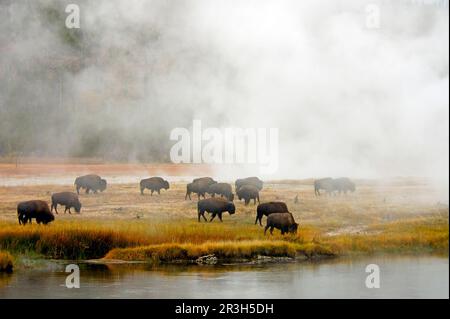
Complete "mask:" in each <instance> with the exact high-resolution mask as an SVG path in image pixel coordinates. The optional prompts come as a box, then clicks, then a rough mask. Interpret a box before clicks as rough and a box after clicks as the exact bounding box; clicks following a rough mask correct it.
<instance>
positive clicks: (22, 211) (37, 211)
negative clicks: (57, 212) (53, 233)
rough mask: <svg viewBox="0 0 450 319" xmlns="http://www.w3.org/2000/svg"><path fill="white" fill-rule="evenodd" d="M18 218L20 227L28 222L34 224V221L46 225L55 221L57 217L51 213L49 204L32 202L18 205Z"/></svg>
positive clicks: (38, 201)
mask: <svg viewBox="0 0 450 319" xmlns="http://www.w3.org/2000/svg"><path fill="white" fill-rule="evenodd" d="M17 217H18V219H19V224H20V225H25V224H27V223H28V222H29V223H30V224H32V219H33V218H35V219H36V223H38V224H40V223H43V224H44V225H46V224H48V223H50V222H52V221H53V220H55V216H53V214H52V213H51V211H50V208H49V207H48V204H47V202H44V201H42V200H30V201H26V202H21V203H19V204H18V205H17Z"/></svg>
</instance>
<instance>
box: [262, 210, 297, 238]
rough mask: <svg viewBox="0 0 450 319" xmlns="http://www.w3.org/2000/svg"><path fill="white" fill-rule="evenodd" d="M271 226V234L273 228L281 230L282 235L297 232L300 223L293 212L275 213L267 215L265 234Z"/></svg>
mask: <svg viewBox="0 0 450 319" xmlns="http://www.w3.org/2000/svg"><path fill="white" fill-rule="evenodd" d="M269 228H270V234H271V235H272V233H273V229H274V228H276V229H279V230H281V235H284V234H285V233H293V234H295V233H297V229H298V224H297V223H296V222H295V220H294V217H293V216H292V214H291V213H273V214H270V215H269V216H267V224H266V228H265V229H264V235H265V234H266V231H267V229H269Z"/></svg>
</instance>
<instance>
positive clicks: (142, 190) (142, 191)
mask: <svg viewBox="0 0 450 319" xmlns="http://www.w3.org/2000/svg"><path fill="white" fill-rule="evenodd" d="M144 189H145V188H143V187H141V195H144Z"/></svg>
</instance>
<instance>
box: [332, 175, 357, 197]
mask: <svg viewBox="0 0 450 319" xmlns="http://www.w3.org/2000/svg"><path fill="white" fill-rule="evenodd" d="M333 187H334V190H335V191H338V192H339V194H340V193H342V192H343V193H344V194H347V192H349V191H350V192H354V191H355V189H356V187H355V183H353V182H352V181H351V180H350V179H349V178H347V177H341V178H336V179H334V180H333Z"/></svg>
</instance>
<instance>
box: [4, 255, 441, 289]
mask: <svg viewBox="0 0 450 319" xmlns="http://www.w3.org/2000/svg"><path fill="white" fill-rule="evenodd" d="M66 264H67V263H66ZM66 264H63V263H61V262H53V263H45V266H44V267H43V266H41V267H37V268H36V267H31V268H30V269H28V268H25V269H19V270H18V271H16V272H15V273H13V274H11V275H7V274H1V275H0V298H448V297H449V277H448V276H449V263H448V258H443V257H429V256H426V257H391V256H389V257H387V256H377V257H371V258H359V259H342V258H340V259H333V260H326V261H320V262H292V263H281V264H273V263H272V264H260V265H214V266H208V265H204V266H199V265H168V266H150V265H146V264H126V265H123V264H122V265H117V264H115V265H98V264H80V265H79V266H80V288H78V289H77V288H72V289H69V288H67V287H66V286H65V281H66V276H67V275H68V274H67V273H65V272H64V271H65V265H66ZM368 264H376V265H378V266H379V269H380V288H372V289H369V288H367V287H366V284H365V282H366V277H367V276H368V275H369V273H366V272H365V270H366V266H367V265H368Z"/></svg>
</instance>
